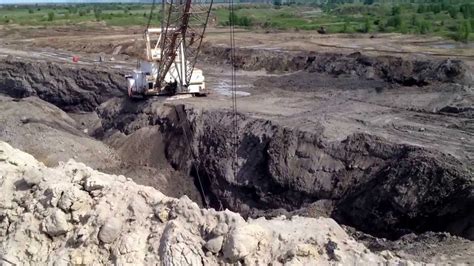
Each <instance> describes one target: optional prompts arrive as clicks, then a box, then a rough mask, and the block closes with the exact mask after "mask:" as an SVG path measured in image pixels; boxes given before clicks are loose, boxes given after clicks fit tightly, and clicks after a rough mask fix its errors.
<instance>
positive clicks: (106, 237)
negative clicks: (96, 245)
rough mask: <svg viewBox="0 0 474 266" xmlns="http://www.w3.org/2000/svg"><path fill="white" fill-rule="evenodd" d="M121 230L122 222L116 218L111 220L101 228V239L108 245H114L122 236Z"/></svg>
mask: <svg viewBox="0 0 474 266" xmlns="http://www.w3.org/2000/svg"><path fill="white" fill-rule="evenodd" d="M121 230H122V221H121V220H120V219H118V218H115V217H112V218H109V219H107V221H106V222H105V224H104V225H103V226H102V227H101V228H100V231H99V239H100V241H102V242H104V243H106V244H108V243H112V242H113V241H114V240H115V239H117V237H118V236H119V235H120V232H121Z"/></svg>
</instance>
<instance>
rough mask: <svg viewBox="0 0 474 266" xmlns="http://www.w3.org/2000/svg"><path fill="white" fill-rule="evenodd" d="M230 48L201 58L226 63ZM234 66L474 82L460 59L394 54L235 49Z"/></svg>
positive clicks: (412, 81)
mask: <svg viewBox="0 0 474 266" xmlns="http://www.w3.org/2000/svg"><path fill="white" fill-rule="evenodd" d="M230 51H231V50H230V48H227V47H215V46H210V45H209V46H206V47H205V48H204V49H203V52H202V55H203V56H202V57H203V58H204V60H206V61H208V62H212V63H216V62H217V63H224V64H229V63H230V62H231V53H230ZM234 65H235V66H236V67H237V68H239V69H243V70H261V69H264V70H266V71H268V72H274V73H281V72H288V71H289V72H294V71H300V70H304V71H308V72H319V73H327V74H331V75H336V76H337V75H341V74H350V75H355V76H358V77H361V78H364V79H381V80H384V81H388V82H393V83H399V84H402V85H408V86H411V85H419V86H422V85H426V84H431V83H434V82H450V83H460V84H467V85H469V84H471V85H472V84H474V83H473V77H472V74H471V73H470V71H469V67H468V66H467V65H466V64H465V63H464V62H462V61H461V60H455V59H447V60H433V59H430V60H410V59H405V58H401V57H395V56H377V57H373V56H367V55H363V54H361V53H359V52H356V53H352V54H348V55H345V54H337V53H317V52H292V51H279V50H264V49H236V51H235V61H234Z"/></svg>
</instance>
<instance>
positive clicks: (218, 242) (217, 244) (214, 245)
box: [204, 236, 224, 254]
mask: <svg viewBox="0 0 474 266" xmlns="http://www.w3.org/2000/svg"><path fill="white" fill-rule="evenodd" d="M223 241H224V237H223V236H218V237H216V238H213V239H210V240H209V241H207V242H206V244H205V245H204V247H205V248H206V249H207V250H209V251H210V252H212V253H214V254H217V253H219V251H221V249H222V242H223Z"/></svg>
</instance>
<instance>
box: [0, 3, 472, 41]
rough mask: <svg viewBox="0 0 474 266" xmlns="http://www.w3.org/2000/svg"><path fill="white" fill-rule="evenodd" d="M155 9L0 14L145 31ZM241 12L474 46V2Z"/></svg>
mask: <svg viewBox="0 0 474 266" xmlns="http://www.w3.org/2000/svg"><path fill="white" fill-rule="evenodd" d="M329 2H330V3H332V2H331V1H329ZM340 2H344V1H340ZM366 2H367V1H366ZM411 2H415V0H411ZM424 2H426V1H424ZM150 8H151V5H149V4H82V5H69V6H66V5H55V6H44V5H41V6H37V5H33V6H3V8H0V24H4V25H9V24H18V25H40V26H41V25H43V26H48V25H77V24H80V23H85V22H91V21H103V22H105V24H106V25H108V26H136V25H143V26H145V25H146V24H147V21H148V16H149V12H150ZM235 9H236V11H235V15H234V17H233V21H234V22H235V24H236V25H237V26H238V27H245V28H259V29H269V30H319V31H321V32H326V33H355V32H360V33H377V32H387V33H389V32H399V33H410V34H428V35H436V36H442V37H446V38H451V39H454V40H458V41H464V42H469V41H473V40H474V1H471V0H444V1H442V0H439V1H437V0H434V1H432V2H431V3H403V4H380V3H377V2H376V3H372V4H350V3H348V4H334V3H333V4H331V5H329V4H328V5H326V6H318V5H296V4H293V5H279V4H275V5H249V4H247V5H237V6H236V8H235ZM154 14H155V15H154V17H153V20H152V21H153V25H159V12H158V10H157V11H156V12H155V13H154ZM212 16H213V17H214V18H215V21H216V24H217V25H218V26H226V25H228V24H229V11H228V9H227V7H226V6H225V5H216V6H215V7H214V9H213V12H212Z"/></svg>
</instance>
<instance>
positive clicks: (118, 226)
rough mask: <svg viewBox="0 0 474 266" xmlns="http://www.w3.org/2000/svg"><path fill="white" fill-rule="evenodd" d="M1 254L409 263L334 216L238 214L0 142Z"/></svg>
mask: <svg viewBox="0 0 474 266" xmlns="http://www.w3.org/2000/svg"><path fill="white" fill-rule="evenodd" d="M0 173H1V175H0V184H1V187H0V190H1V191H2V198H1V199H0V243H1V244H0V259H1V260H2V261H5V262H6V263H10V264H23V263H36V264H56V263H67V264H128V263H133V264H157V263H158V264H163V265H181V264H192V265H216V264H223V263H233V264H235V263H243V264H246V265H248V264H279V263H289V264H327V263H340V264H370V263H380V264H386V263H392V264H400V263H408V261H405V260H403V259H399V258H396V257H394V256H393V255H392V254H391V253H390V252H388V251H385V252H383V253H382V254H374V253H372V252H370V251H368V250H367V249H366V248H365V247H364V246H363V245H362V244H360V243H357V242H356V241H354V240H353V239H352V238H350V237H349V236H348V235H347V234H346V233H345V231H344V230H343V229H342V228H341V227H340V226H339V225H338V224H337V223H336V222H335V221H334V220H332V219H328V218H318V219H314V218H302V217H293V218H292V219H290V220H288V219H285V218H282V217H280V218H278V219H272V220H266V219H264V218H261V219H257V220H249V221H245V220H244V219H243V218H242V217H241V216H240V215H239V214H236V213H232V212H230V211H223V212H217V211H215V210H213V209H210V210H205V209H199V207H198V206H197V205H196V204H195V203H193V202H192V201H190V200H189V199H188V198H187V197H183V198H181V199H179V200H178V199H174V198H168V197H166V196H165V195H163V194H162V193H160V192H159V191H157V190H155V189H153V188H151V187H145V186H139V185H137V184H135V183H134V182H133V181H131V180H130V179H127V178H125V177H124V176H113V175H107V174H103V173H100V172H97V171H94V170H92V169H91V168H88V167H86V166H85V165H84V164H81V163H76V162H74V161H72V160H71V161H69V162H68V163H65V164H61V165H60V166H58V167H56V168H46V167H45V166H44V165H43V164H41V163H39V162H38V161H36V160H35V159H34V158H33V157H32V156H31V155H29V154H26V153H23V152H21V151H19V150H15V149H13V148H12V147H11V146H9V145H8V144H6V143H4V142H0Z"/></svg>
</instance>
